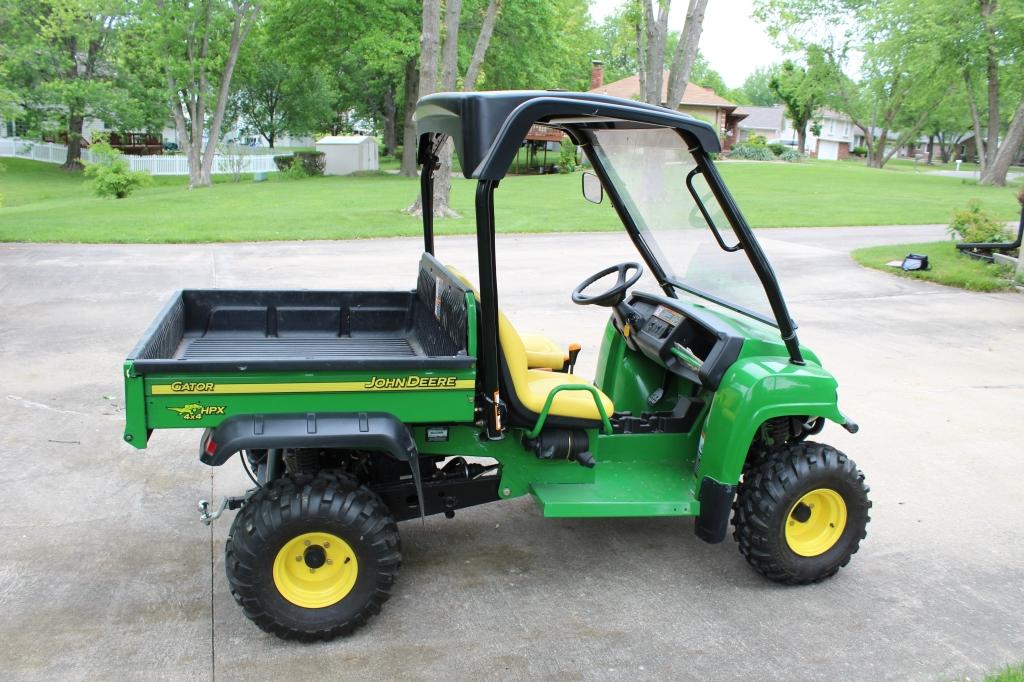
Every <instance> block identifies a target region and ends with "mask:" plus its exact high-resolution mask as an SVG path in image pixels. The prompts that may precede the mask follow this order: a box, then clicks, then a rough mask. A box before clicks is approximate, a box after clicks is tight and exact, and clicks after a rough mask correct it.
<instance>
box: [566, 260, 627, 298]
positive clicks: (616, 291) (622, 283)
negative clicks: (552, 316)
mask: <svg viewBox="0 0 1024 682" xmlns="http://www.w3.org/2000/svg"><path fill="white" fill-rule="evenodd" d="M630 270H635V271H636V272H634V273H633V274H632V275H630V276H629V279H627V273H628V272H629V271H630ZM613 272H617V273H618V274H619V277H618V279H617V280H616V282H615V284H614V285H613V286H612V287H611V288H610V289H608V290H607V291H605V292H604V293H602V294H597V295H596V296H587V295H585V294H584V293H583V290H584V289H586V288H587V287H589V286H590V285H591V284H593V283H594V282H596V281H597V280H599V279H602V278H604V277H607V276H608V275H610V274H612V273H613ZM643 274H644V269H643V267H642V266H641V265H640V264H639V263H619V264H618V265H613V266H611V267H608V268H605V269H604V270H602V271H601V272H599V273H597V274H596V275H591V276H590V277H587V278H586V279H585V280H583V281H582V282H580V284H579V286H577V287H576V288H575V289H573V290H572V302H573V303H575V304H577V305H601V306H605V307H608V308H610V307H612V306H614V305H618V304H619V303H620V302H622V299H624V298H625V297H626V290H627V289H629V288H630V287H631V286H633V285H634V284H636V283H637V282H638V281H639V280H640V277H641V276H642V275H643Z"/></svg>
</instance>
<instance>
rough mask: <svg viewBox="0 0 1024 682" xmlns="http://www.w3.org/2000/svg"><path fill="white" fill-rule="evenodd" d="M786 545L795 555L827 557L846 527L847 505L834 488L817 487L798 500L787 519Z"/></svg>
mask: <svg viewBox="0 0 1024 682" xmlns="http://www.w3.org/2000/svg"><path fill="white" fill-rule="evenodd" d="M785 524H786V526H785V529H786V531H785V535H786V544H788V545H789V548H790V549H791V550H793V552H794V553H795V554H798V555H800V556H804V557H813V556H818V555H820V554H824V553H825V552H827V551H828V550H830V549H832V547H833V546H835V544H836V543H837V542H838V541H839V538H840V537H841V536H842V534H843V530H844V529H845V528H846V502H845V500H843V497H842V495H840V494H839V493H837V492H836V491H835V490H832V489H831V488H817V489H815V490H812V491H810V492H808V493H806V494H804V495H803V496H802V497H800V499H798V500H797V501H796V502H795V503H794V504H793V506H792V507H791V508H790V510H789V513H788V514H787V515H786V520H785Z"/></svg>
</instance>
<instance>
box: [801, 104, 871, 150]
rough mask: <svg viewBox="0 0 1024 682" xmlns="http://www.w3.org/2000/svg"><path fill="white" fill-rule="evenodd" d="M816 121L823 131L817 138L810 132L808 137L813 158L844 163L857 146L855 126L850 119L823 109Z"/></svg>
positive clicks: (842, 114) (839, 113)
mask: <svg viewBox="0 0 1024 682" xmlns="http://www.w3.org/2000/svg"><path fill="white" fill-rule="evenodd" d="M815 121H817V122H818V123H819V125H820V126H821V130H820V131H819V132H818V134H817V136H812V134H811V133H810V131H808V136H807V148H808V150H810V151H811V152H812V154H813V156H814V157H816V158H819V159H826V160H829V161H842V160H844V159H845V158H847V157H848V156H849V155H850V150H851V149H853V148H854V147H856V146H857V145H856V144H854V142H855V140H854V125H853V121H852V120H850V117H849V116H847V115H846V114H844V113H841V112H838V111H832V110H831V109H822V110H821V111H819V112H818V115H817V116H816V117H815ZM808 127H810V126H808ZM795 134H796V133H795V131H794V135H795ZM812 137H814V141H813V142H812V139H811V138H812Z"/></svg>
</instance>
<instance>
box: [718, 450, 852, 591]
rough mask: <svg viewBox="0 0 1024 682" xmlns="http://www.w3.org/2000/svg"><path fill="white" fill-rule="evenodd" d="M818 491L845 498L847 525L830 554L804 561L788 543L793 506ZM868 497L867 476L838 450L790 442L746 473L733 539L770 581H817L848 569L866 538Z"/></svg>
mask: <svg viewBox="0 0 1024 682" xmlns="http://www.w3.org/2000/svg"><path fill="white" fill-rule="evenodd" d="M819 489H825V490H830V491H833V492H834V493H837V494H838V495H839V496H840V497H841V498H842V501H843V503H844V504H845V510H846V522H845V526H844V527H843V528H842V533H841V534H840V535H839V537H838V539H836V540H835V542H834V544H832V545H831V547H830V548H829V549H827V550H826V551H824V552H823V553H821V554H818V555H816V556H801V555H800V554H797V553H796V552H795V551H793V549H792V548H791V547H790V545H789V542H788V541H787V537H786V524H787V523H790V522H791V521H792V520H793V517H791V516H790V515H791V512H794V510H795V507H794V505H796V504H797V503H798V501H799V500H801V499H802V497H803V496H804V495H806V494H808V493H810V492H811V491H815V490H819ZM868 492H869V488H868V486H867V485H866V484H865V483H864V474H863V473H861V471H860V470H859V469H858V468H857V465H856V464H855V463H854V462H853V460H851V459H850V458H849V457H847V456H846V455H845V454H843V453H842V452H840V451H839V450H836V449H835V448H833V447H831V446H829V445H823V444H821V443H814V442H810V441H804V442H802V443H790V444H787V445H785V446H783V447H781V448H779V449H777V450H775V451H773V452H771V453H770V454H769V456H768V457H766V458H765V459H764V461H762V462H761V463H760V466H758V467H757V468H755V469H752V470H750V471H748V472H747V473H746V474H745V476H744V478H743V481H742V482H741V483H740V486H739V492H738V494H737V496H736V500H735V502H734V504H733V525H734V526H735V530H734V532H733V537H734V538H735V539H736V541H737V542H738V543H739V549H740V553H742V554H743V556H744V557H746V559H747V561H748V562H749V563H750V565H751V566H753V567H754V568H755V569H756V570H757V571H758V572H759V573H761V574H762V575H764V576H765V577H767V578H769V579H770V580H774V581H776V582H780V583H786V584H790V585H803V584H808V583H814V582H818V581H820V580H824V579H825V578H828V577H830V576H833V575H835V574H836V572H837V571H838V570H839V569H840V568H842V567H843V566H845V565H846V564H848V563H849V561H850V557H852V556H853V554H854V553H855V552H856V551H857V549H858V548H859V546H860V541H861V540H863V539H864V538H865V537H866V535H867V530H866V527H867V524H868V521H870V516H869V515H868V511H869V510H870V509H871V501H870V500H869V499H868ZM794 513H795V512H794Z"/></svg>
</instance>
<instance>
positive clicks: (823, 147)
mask: <svg viewBox="0 0 1024 682" xmlns="http://www.w3.org/2000/svg"><path fill="white" fill-rule="evenodd" d="M818 158H819V159H825V160H827V161H836V160H838V159H839V143H838V142H832V141H830V140H818Z"/></svg>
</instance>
